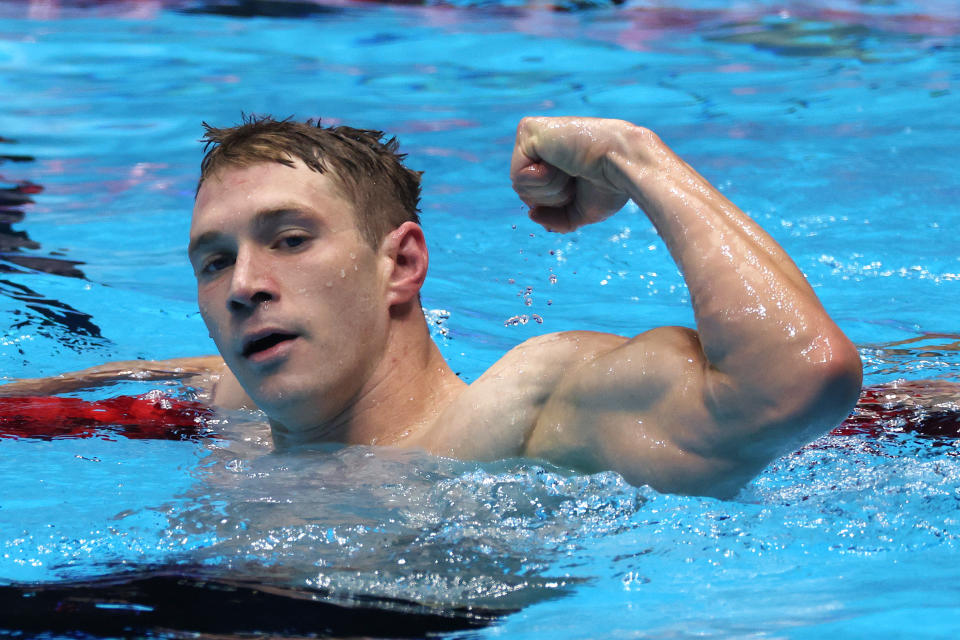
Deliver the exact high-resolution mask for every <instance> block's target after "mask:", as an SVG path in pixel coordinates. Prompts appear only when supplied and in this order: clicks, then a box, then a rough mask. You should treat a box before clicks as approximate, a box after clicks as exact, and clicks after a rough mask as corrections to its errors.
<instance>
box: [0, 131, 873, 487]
mask: <svg viewBox="0 0 960 640" xmlns="http://www.w3.org/2000/svg"><path fill="white" fill-rule="evenodd" d="M205 141H206V142H207V145H208V150H207V154H206V156H205V158H204V160H203V163H202V166H201V177H200V183H199V187H198V191H197V196H196V202H195V207H194V211H193V220H192V226H191V231H190V246H189V256H190V261H191V263H192V265H193V268H194V271H195V274H196V279H197V293H198V299H199V304H200V311H201V314H202V316H203V319H204V321H205V322H206V325H207V327H208V328H209V330H210V334H211V336H212V337H213V340H214V342H215V343H216V345H217V348H218V350H219V352H220V356H205V357H201V358H193V359H182V360H171V361H166V362H161V363H146V362H133V363H119V364H112V365H104V366H101V367H96V368H94V369H90V370H87V371H85V372H78V373H75V374H67V375H65V376H61V377H59V378H53V379H40V380H27V381H22V382H16V383H12V384H10V385H7V386H6V387H4V388H3V391H4V392H5V393H6V394H7V395H17V394H19V395H25V394H37V393H62V392H64V391H68V390H72V389H78V388H84V387H90V386H97V385H100V384H104V383H109V382H112V381H114V380H118V379H122V378H127V377H134V378H140V379H158V378H171V377H188V376H194V379H204V380H206V381H208V382H209V390H210V403H211V404H212V405H213V406H215V407H223V408H242V407H248V408H259V409H261V410H262V411H264V412H265V413H266V416H267V418H268V420H269V422H270V426H271V431H272V434H273V439H274V444H275V446H277V447H279V448H286V447H295V446H297V445H301V444H306V443H314V442H338V443H344V444H368V445H369V444H375V445H391V446H401V447H418V448H422V449H424V450H426V451H428V452H431V453H434V454H437V455H442V456H451V457H456V458H463V459H475V460H494V459H501V458H508V457H527V458H535V459H544V460H548V461H551V462H553V463H555V464H558V465H563V466H568V467H572V468H575V469H578V470H580V471H585V472H595V471H603V470H614V471H617V472H619V473H620V474H622V475H623V476H624V477H625V478H626V479H627V480H628V481H629V482H632V483H634V484H649V485H651V486H652V487H654V488H655V489H658V490H660V491H665V492H675V493H684V494H700V495H712V496H718V497H730V496H732V495H734V494H735V493H736V492H737V491H738V490H739V489H740V488H741V487H742V486H743V485H744V484H745V483H746V482H748V481H749V480H750V479H751V478H753V477H754V476H755V475H756V474H757V473H759V472H760V471H761V470H762V469H763V468H764V466H766V465H767V464H768V463H769V462H770V461H771V460H773V459H774V458H776V457H778V456H780V455H783V454H785V453H788V452H790V451H793V450H796V449H797V448H799V447H801V446H802V445H804V444H805V443H807V442H809V441H811V440H813V439H815V438H816V437H818V436H820V435H821V434H823V433H825V432H827V431H829V430H830V429H831V428H832V427H834V426H836V425H837V424H839V423H840V422H841V421H842V420H843V419H844V417H845V416H847V414H848V413H849V412H850V410H851V408H852V407H853V406H854V403H855V402H856V400H857V396H858V392H859V390H860V384H861V378H862V370H861V365H860V358H859V355H858V353H857V350H856V348H855V347H854V345H853V344H852V343H851V342H850V341H849V340H848V339H847V338H846V336H844V334H843V333H842V332H841V331H840V329H839V328H838V327H837V326H836V324H835V323H834V322H833V321H832V320H831V319H830V317H829V316H828V315H827V313H826V312H825V311H824V309H823V307H822V306H821V304H820V302H819V301H818V300H817V297H816V295H815V294H814V292H813V290H812V289H811V287H810V285H809V284H808V283H807V282H806V280H805V279H804V277H803V274H802V273H801V272H800V271H799V269H798V268H797V267H796V266H795V265H794V264H793V262H792V261H791V260H790V258H789V257H788V256H787V255H786V253H785V252H784V251H783V249H781V248H780V247H779V246H778V245H777V243H776V242H775V241H774V240H773V239H772V238H771V237H770V236H769V235H767V233H766V232H765V231H763V229H761V228H760V227H759V226H758V225H757V224H756V223H755V222H754V221H753V220H751V219H750V218H749V217H748V216H747V215H746V214H744V213H743V212H742V211H740V210H739V209H738V208H737V207H736V206H735V205H733V204H732V203H731V202H730V201H729V200H727V199H726V198H725V197H724V196H723V195H722V194H721V193H720V192H719V191H717V190H716V189H715V188H714V187H713V186H711V185H710V184H709V183H708V182H707V181H706V180H705V179H704V178H703V177H701V176H700V175H699V174H698V173H697V172H696V171H694V170H693V169H692V168H691V167H690V166H689V165H687V164H686V163H685V162H684V161H683V160H682V159H680V158H679V157H678V156H677V155H675V154H674V153H673V151H671V149H669V148H668V147H667V146H666V145H665V144H664V143H663V142H662V141H661V140H660V138H659V137H657V136H656V135H655V134H654V133H653V132H651V131H650V130H648V129H645V128H643V127H639V126H636V125H633V124H631V123H628V122H624V121H620V120H601V119H590V118H525V119H524V120H522V121H521V122H520V125H519V127H518V130H517V137H516V143H515V147H514V150H513V158H512V162H511V167H510V176H511V178H512V181H513V187H514V189H515V190H516V192H517V193H518V195H519V196H520V199H521V200H522V201H523V202H524V203H526V204H527V205H528V206H529V207H530V217H531V218H532V219H533V221H534V222H536V223H538V224H540V225H542V226H543V227H545V228H546V229H548V230H550V231H555V232H560V233H565V232H570V231H573V230H575V229H578V228H580V227H583V226H585V225H589V224H592V223H595V222H599V221H601V220H604V219H606V218H608V217H609V216H611V215H614V214H615V213H617V212H618V211H619V210H620V209H621V208H623V206H624V205H625V204H626V202H627V201H628V200H631V199H632V200H633V201H634V202H635V203H636V204H637V205H638V206H639V207H640V209H641V210H642V211H643V212H644V213H645V214H646V216H647V218H649V220H650V222H651V223H652V224H653V225H654V227H655V228H656V229H657V231H658V232H659V234H660V236H661V238H662V239H663V241H664V242H665V243H666V246H667V248H668V249H669V251H670V254H671V256H672V257H673V259H674V260H675V261H676V263H677V265H678V266H679V268H680V270H681V272H682V273H683V274H684V278H685V280H686V283H687V286H688V287H689V290H690V294H691V300H692V304H693V309H694V314H695V318H696V325H697V328H696V330H692V329H689V328H684V327H658V328H653V329H650V330H647V331H643V332H641V333H639V334H638V335H636V336H633V337H630V338H627V337H622V336H617V335H611V334H606V333H598V332H593V331H586V330H585V331H571V332H564V333H555V334H549V335H543V336H538V337H535V338H531V339H530V340H527V341H526V342H524V343H522V344H520V345H519V346H517V347H515V348H514V349H512V350H511V351H509V352H508V353H506V354H505V355H504V356H503V357H502V358H501V359H500V360H499V361H498V362H496V363H495V364H494V365H493V366H492V367H491V368H490V369H489V370H488V371H487V372H486V373H484V374H483V375H482V376H481V377H480V378H479V379H477V380H476V381H475V382H473V383H472V384H469V385H468V384H466V383H464V382H463V381H462V380H460V379H459V378H458V377H457V376H456V374H455V373H454V372H453V370H452V369H451V368H450V366H449V365H448V364H447V363H446V362H445V361H444V358H443V357H442V355H441V354H440V351H439V349H438V348H437V346H436V345H435V344H434V342H433V340H432V339H431V337H430V332H429V330H428V327H427V323H426V320H425V318H424V316H423V313H422V309H421V306H420V300H419V292H420V288H421V286H422V284H423V282H424V279H425V277H426V275H427V262H428V256H427V248H426V243H425V240H424V233H423V230H422V228H421V227H420V225H419V221H418V217H417V207H418V202H419V189H420V184H419V183H420V174H419V173H417V172H414V171H411V170H409V169H407V168H406V167H404V166H403V164H402V163H401V160H402V158H403V156H401V155H399V154H397V146H396V143H395V141H389V142H383V141H382V134H381V133H380V132H374V131H364V130H357V129H352V128H349V127H333V128H322V127H320V126H319V125H317V126H313V125H312V124H311V123H307V124H302V123H295V122H290V121H282V122H278V121H275V120H273V119H270V118H251V119H249V120H248V121H246V122H244V123H243V124H241V125H238V126H236V127H231V128H226V129H216V128H212V127H208V128H207V135H206V138H205ZM621 215H627V214H621ZM638 330H639V329H638Z"/></svg>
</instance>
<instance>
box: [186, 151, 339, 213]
mask: <svg viewBox="0 0 960 640" xmlns="http://www.w3.org/2000/svg"><path fill="white" fill-rule="evenodd" d="M290 161H291V163H292V164H290V165H288V164H285V163H282V162H279V161H276V160H262V161H258V162H252V163H245V164H225V165H223V166H222V167H218V168H217V169H216V170H215V171H214V172H212V173H211V174H210V175H208V176H207V177H206V178H204V180H203V182H202V184H201V185H200V189H199V190H198V191H197V196H196V199H195V206H194V212H195V213H196V211H197V209H198V208H199V207H200V206H206V205H209V204H210V200H219V199H222V198H223V197H224V196H225V195H227V194H237V193H238V192H239V193H240V194H245V195H246V196H247V197H252V196H253V195H255V194H261V193H262V194H263V195H266V196H269V195H272V194H271V193H270V189H271V187H276V188H278V189H284V190H286V191H290V190H291V189H293V190H296V191H300V192H303V193H304V194H310V193H316V194H317V195H322V196H326V197H329V196H334V197H338V198H341V199H343V200H347V201H349V200H350V199H349V198H348V197H347V194H346V193H345V190H344V188H343V184H342V181H341V180H340V179H339V177H338V176H337V175H336V173H334V172H332V171H330V170H329V169H325V170H324V171H323V173H321V172H319V171H316V170H314V169H311V168H310V167H308V166H307V165H306V164H305V163H304V162H303V161H302V160H300V159H299V158H291V159H290ZM225 191H226V193H224V192H225Z"/></svg>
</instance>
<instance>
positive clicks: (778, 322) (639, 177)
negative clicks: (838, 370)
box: [607, 127, 851, 386]
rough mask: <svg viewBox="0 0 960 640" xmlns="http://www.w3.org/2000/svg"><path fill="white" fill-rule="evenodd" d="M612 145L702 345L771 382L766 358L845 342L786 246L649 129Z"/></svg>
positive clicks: (807, 353)
mask: <svg viewBox="0 0 960 640" xmlns="http://www.w3.org/2000/svg"><path fill="white" fill-rule="evenodd" d="M625 136H626V137H625V141H626V142H627V143H628V144H627V145H626V146H625V147H623V150H614V151H612V152H611V153H610V154H608V159H607V162H608V163H609V167H610V168H609V171H610V172H611V174H612V175H611V178H612V180H613V181H614V182H616V183H619V184H620V185H622V188H623V189H624V190H625V191H626V192H627V193H628V194H629V195H630V197H631V198H632V199H633V200H634V201H635V202H636V203H637V204H638V205H639V206H640V207H641V208H642V209H643V210H644V212H645V213H646V214H647V216H648V217H649V218H650V220H651V222H652V223H653V224H654V226H655V227H656V229H657V231H658V232H659V234H660V236H661V237H662V238H663V240H664V242H665V244H666V245H667V248H668V249H669V251H670V253H671V255H672V257H673V258H674V260H675V261H676V263H677V265H678V266H679V267H680V270H681V271H682V273H683V275H684V278H685V280H686V283H687V286H688V288H689V290H690V294H691V300H692V302H693V306H694V313H695V316H696V321H697V330H698V333H699V335H700V341H701V344H702V349H703V351H704V355H705V356H706V358H707V360H708V361H709V363H710V365H711V366H712V367H714V368H716V369H717V370H719V371H722V372H725V373H728V374H731V375H734V376H736V377H737V378H738V380H745V381H749V382H754V381H756V380H757V379H758V378H761V377H763V378H765V379H764V380H763V382H764V384H765V386H769V383H770V380H769V376H770V375H771V372H770V371H769V370H768V369H767V366H774V365H777V364H779V365H780V367H781V370H783V371H790V369H791V365H793V364H794V363H796V362H798V361H801V360H803V361H804V362H805V363H816V362H818V361H827V360H830V359H831V358H832V356H833V352H835V351H836V350H837V349H846V350H849V349H850V348H851V346H850V345H849V342H848V341H846V338H845V337H844V336H843V334H842V333H841V332H840V331H839V329H838V328H837V327H836V325H835V324H834V323H833V322H832V320H831V319H830V318H829V316H827V314H826V312H825V311H824V310H823V308H822V306H821V305H820V302H819V300H818V299H817V297H816V295H815V294H814V292H813V289H812V288H811V287H810V285H809V284H808V283H807V282H806V279H805V278H804V277H803V274H802V273H801V272H800V270H799V269H798V268H797V267H796V265H795V264H794V263H793V261H792V260H791V259H790V258H789V256H787V254H786V253H785V252H784V251H783V249H782V248H781V247H780V246H779V245H778V244H777V243H776V242H775V241H774V240H773V239H772V238H771V237H770V236H769V235H768V234H767V233H766V232H765V231H764V230H763V229H761V228H760V226H759V225H757V224H756V223H755V222H754V221H753V220H751V219H750V218H749V217H748V216H747V215H746V214H744V213H743V212H742V211H740V209H738V208H737V207H736V206H735V205H734V204H733V203H731V202H730V201H729V200H728V199H727V198H726V197H724V196H723V195H722V194H721V193H720V192H719V191H717V190H716V189H715V188H714V187H713V186H711V185H710V184H709V183H708V182H707V181H706V180H705V179H704V178H703V177H702V176H700V175H699V174H698V173H697V172H696V171H694V170H693V169H692V168H691V167H690V166H689V165H687V164H686V163H685V162H684V161H683V160H681V159H680V158H679V157H678V156H677V155H676V154H674V153H673V152H672V151H671V150H670V149H669V148H668V147H667V146H666V145H665V144H663V143H662V142H661V141H660V140H659V138H657V136H656V135H654V134H653V133H651V132H649V131H647V130H645V129H642V128H639V127H634V128H632V129H630V130H629V131H628V133H627V134H625Z"/></svg>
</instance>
